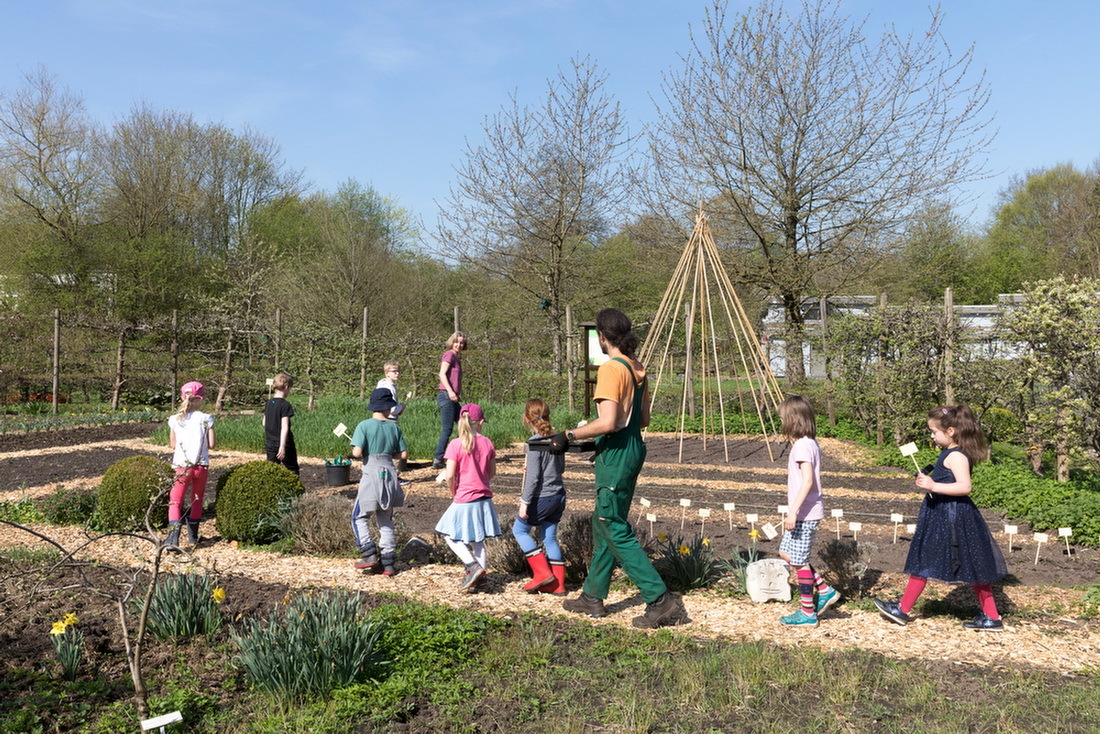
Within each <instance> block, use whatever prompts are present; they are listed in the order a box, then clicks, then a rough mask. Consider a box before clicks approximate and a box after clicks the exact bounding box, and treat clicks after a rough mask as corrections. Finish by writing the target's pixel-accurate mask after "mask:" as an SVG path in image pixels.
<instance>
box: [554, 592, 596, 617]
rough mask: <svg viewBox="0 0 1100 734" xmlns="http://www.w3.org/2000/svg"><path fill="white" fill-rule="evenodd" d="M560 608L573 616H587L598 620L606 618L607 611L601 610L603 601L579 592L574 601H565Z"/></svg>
mask: <svg viewBox="0 0 1100 734" xmlns="http://www.w3.org/2000/svg"><path fill="white" fill-rule="evenodd" d="M561 608H562V609H564V610H565V611H567V612H574V613H575V614H587V615H588V616H589V617H592V618H594V619H599V618H600V617H606V616H607V610H606V609H604V608H603V599H597V598H596V597H594V596H589V595H588V594H586V593H584V592H583V591H582V592H581V595H580V596H578V597H577V598H576V599H566V600H565V601H563V602H562V603H561Z"/></svg>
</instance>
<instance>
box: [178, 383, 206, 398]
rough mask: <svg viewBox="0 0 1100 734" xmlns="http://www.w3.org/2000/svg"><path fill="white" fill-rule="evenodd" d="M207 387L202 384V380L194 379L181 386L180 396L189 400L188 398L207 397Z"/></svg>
mask: <svg viewBox="0 0 1100 734" xmlns="http://www.w3.org/2000/svg"><path fill="white" fill-rule="evenodd" d="M205 397H206V388H205V387H203V386H202V383H201V382H196V381H195V380H192V381H191V382H189V383H187V384H186V385H184V386H183V387H181V388H180V398H182V399H183V400H187V399H188V398H205Z"/></svg>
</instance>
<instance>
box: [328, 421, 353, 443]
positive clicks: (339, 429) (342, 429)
mask: <svg viewBox="0 0 1100 734" xmlns="http://www.w3.org/2000/svg"><path fill="white" fill-rule="evenodd" d="M332 435H333V436H343V437H344V438H346V439H347V440H349V441H350V440H351V436H349V435H348V427H347V426H345V425H344V424H343V423H339V424H337V426H336V428H333V429H332Z"/></svg>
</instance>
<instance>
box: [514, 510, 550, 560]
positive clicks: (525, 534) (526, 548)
mask: <svg viewBox="0 0 1100 734" xmlns="http://www.w3.org/2000/svg"><path fill="white" fill-rule="evenodd" d="M531 527H532V526H531V525H529V524H527V521H526V520H524V519H523V518H522V517H517V518H516V521H515V523H513V524H512V535H514V536H515V538H516V542H517V543H519V547H520V548H521V549H522V550H523V552H524V553H530V552H531V551H533V550H535V549H536V548H538V547H539V544H538V543H536V542H535V539H534V538H532V537H531ZM538 527H539V528H540V529H541V530H542V547H543V548H544V549H545V550H546V557H547V558H548V559H549V560H551V561H560V560H562V555H561V546H559V545H558V524H557V523H556V522H544V523H543V524H542V525H539V526H538Z"/></svg>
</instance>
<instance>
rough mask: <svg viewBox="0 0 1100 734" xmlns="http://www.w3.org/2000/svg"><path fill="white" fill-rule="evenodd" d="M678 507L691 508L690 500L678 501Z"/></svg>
mask: <svg viewBox="0 0 1100 734" xmlns="http://www.w3.org/2000/svg"><path fill="white" fill-rule="evenodd" d="M680 507H691V500H688V499H682V500H680Z"/></svg>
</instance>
